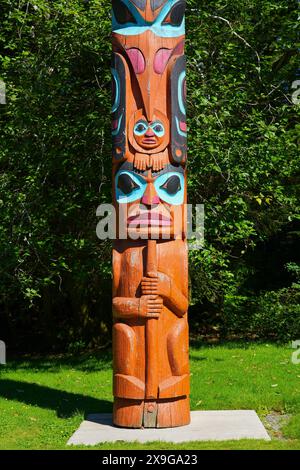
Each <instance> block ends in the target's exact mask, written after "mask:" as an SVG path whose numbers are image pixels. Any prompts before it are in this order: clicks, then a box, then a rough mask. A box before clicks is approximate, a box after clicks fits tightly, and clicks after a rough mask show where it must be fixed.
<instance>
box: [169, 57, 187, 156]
mask: <svg viewBox="0 0 300 470" xmlns="http://www.w3.org/2000/svg"><path fill="white" fill-rule="evenodd" d="M185 69H186V59H185V56H184V55H183V56H181V57H179V58H178V59H176V60H175V62H174V64H173V67H172V70H171V76H170V89H171V116H172V123H171V155H172V160H173V161H174V162H175V163H180V164H184V163H185V161H186V154H187V143H186V141H187V129H186V79H185Z"/></svg>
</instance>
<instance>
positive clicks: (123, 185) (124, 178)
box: [118, 173, 139, 194]
mask: <svg viewBox="0 0 300 470" xmlns="http://www.w3.org/2000/svg"><path fill="white" fill-rule="evenodd" d="M138 187H139V186H138V185H137V184H136V183H135V182H134V181H133V180H132V179H131V178H130V176H129V175H127V174H126V173H123V174H122V175H120V176H119V179H118V189H120V190H121V191H122V193H123V194H130V193H131V192H132V191H133V190H134V189H135V188H138Z"/></svg>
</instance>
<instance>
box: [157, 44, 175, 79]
mask: <svg viewBox="0 0 300 470" xmlns="http://www.w3.org/2000/svg"><path fill="white" fill-rule="evenodd" d="M171 54H172V49H165V48H162V49H159V50H158V51H157V53H156V54H155V58H154V64H153V68H154V72H156V73H158V74H160V75H161V74H163V73H164V71H165V68H166V66H167V63H168V61H169V59H170V56H171Z"/></svg>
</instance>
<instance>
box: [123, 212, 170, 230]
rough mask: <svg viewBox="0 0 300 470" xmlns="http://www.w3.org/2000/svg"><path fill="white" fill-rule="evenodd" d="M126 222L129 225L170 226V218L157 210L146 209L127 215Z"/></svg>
mask: <svg viewBox="0 0 300 470" xmlns="http://www.w3.org/2000/svg"><path fill="white" fill-rule="evenodd" d="M127 223H128V225H129V226H130V227H138V226H139V227H145V226H146V227H148V226H156V227H170V226H171V219H169V218H168V217H166V216H165V215H162V214H159V213H157V212H151V211H147V212H143V213H140V214H138V215H134V216H131V217H128V219H127Z"/></svg>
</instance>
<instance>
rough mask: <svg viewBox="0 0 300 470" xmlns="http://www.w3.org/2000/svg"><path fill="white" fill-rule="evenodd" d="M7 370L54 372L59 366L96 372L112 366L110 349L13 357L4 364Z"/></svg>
mask: <svg viewBox="0 0 300 470" xmlns="http://www.w3.org/2000/svg"><path fill="white" fill-rule="evenodd" d="M6 368H7V369H9V370H20V369H23V370H26V369H30V372H56V371H57V370H60V369H61V368H65V369H72V368H76V370H81V371H83V372H97V371H103V370H109V369H111V368H112V351H111V349H106V350H104V351H98V352H93V353H81V354H79V353H78V354H63V355H53V356H51V355H48V356H46V357H42V356H23V357H20V358H13V359H12V360H10V361H9V362H8V363H7V366H6Z"/></svg>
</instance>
